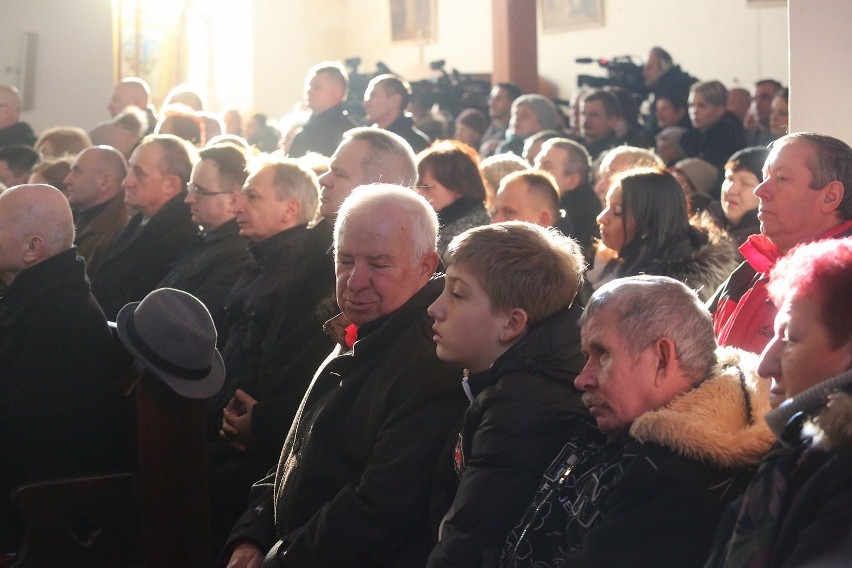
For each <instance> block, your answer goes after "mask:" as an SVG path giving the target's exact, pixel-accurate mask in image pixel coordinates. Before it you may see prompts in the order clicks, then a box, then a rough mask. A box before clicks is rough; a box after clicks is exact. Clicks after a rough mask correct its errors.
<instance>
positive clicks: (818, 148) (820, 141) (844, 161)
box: [769, 132, 852, 221]
mask: <svg viewBox="0 0 852 568" xmlns="http://www.w3.org/2000/svg"><path fill="white" fill-rule="evenodd" d="M795 142H800V143H802V144H807V145H809V146H811V147H812V148H813V149H814V153H813V157H812V158H811V159H810V160H808V169H809V170H810V172H811V184H810V187H811V189H822V188H823V187H825V186H826V185H828V184H829V183H831V182H833V181H839V182H840V183H842V184H843V198H842V199H841V201H840V206H839V207H838V209H837V213H838V215H839V216H840V218H841V219H843V220H844V221H846V220H849V219H852V148H850V147H849V145H848V144H846V143H845V142H843V141H842V140H838V139H837V138H834V137H832V136H826V135H824V134H814V133H813V132H793V133H791V134H787V135H786V136H782V137H781V138H779V139H778V140H776V141H774V142H773V143H772V144H770V145H769V147H770V148H775V147H777V146H781V145H783V144H792V143H795Z"/></svg>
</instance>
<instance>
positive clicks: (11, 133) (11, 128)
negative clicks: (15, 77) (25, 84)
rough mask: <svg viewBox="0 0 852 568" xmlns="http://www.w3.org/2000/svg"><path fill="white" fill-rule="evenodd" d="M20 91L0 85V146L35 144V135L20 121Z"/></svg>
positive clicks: (27, 125) (28, 126)
mask: <svg viewBox="0 0 852 568" xmlns="http://www.w3.org/2000/svg"><path fill="white" fill-rule="evenodd" d="M21 104H22V101H21V93H19V92H18V89H16V88H15V87H11V86H9V85H0V146H9V145H10V144H23V145H25V146H32V145H33V144H35V141H36V135H35V133H34V132H33V129H32V128H31V127H30V125H29V124H27V123H26V122H22V121H21Z"/></svg>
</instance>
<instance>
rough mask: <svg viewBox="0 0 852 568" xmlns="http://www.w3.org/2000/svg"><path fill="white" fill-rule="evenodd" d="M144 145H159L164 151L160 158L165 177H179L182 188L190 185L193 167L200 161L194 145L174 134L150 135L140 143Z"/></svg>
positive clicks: (161, 169) (161, 170)
mask: <svg viewBox="0 0 852 568" xmlns="http://www.w3.org/2000/svg"><path fill="white" fill-rule="evenodd" d="M144 144H157V145H158V146H159V147H160V148H161V149H162V150H163V154H162V157H161V158H160V172H161V173H162V174H163V175H167V176H178V177H179V178H180V180H181V187H184V186H186V184H187V183H189V176H190V175H192V166H193V165H195V162H197V161H198V151H197V150H196V149H195V147H194V146H193V145H192V144H190V143H189V142H187V141H186V140H184V139H183V138H178V137H177V136H175V135H174V134H149V135H148V136H146V137H145V138H143V139H142V142H140V143H139V145H140V146H142V145H144Z"/></svg>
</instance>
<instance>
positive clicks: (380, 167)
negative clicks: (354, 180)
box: [343, 126, 417, 186]
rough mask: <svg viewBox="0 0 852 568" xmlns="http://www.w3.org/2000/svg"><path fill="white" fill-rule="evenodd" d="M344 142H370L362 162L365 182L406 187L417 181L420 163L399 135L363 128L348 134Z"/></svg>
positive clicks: (344, 136)
mask: <svg viewBox="0 0 852 568" xmlns="http://www.w3.org/2000/svg"><path fill="white" fill-rule="evenodd" d="M343 140H361V141H362V142H366V143H367V145H368V146H369V147H370V151H369V152H367V155H366V156H365V157H364V161H363V162H361V171H362V172H363V174H364V180H365V181H367V182H369V183H390V184H399V185H404V186H411V185H414V182H415V181H417V161H416V158H415V156H414V150H412V149H411V145H409V143H408V142H406V141H405V139H403V138H402V137H401V136H399V135H398V134H394V133H393V132H389V131H387V130H383V129H381V128H372V127H369V126H362V127H359V128H353V129H351V130H347V131H346V132H345V133H344V134H343Z"/></svg>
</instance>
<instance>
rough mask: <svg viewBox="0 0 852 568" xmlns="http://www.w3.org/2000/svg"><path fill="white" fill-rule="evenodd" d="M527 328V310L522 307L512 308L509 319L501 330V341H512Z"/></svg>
mask: <svg viewBox="0 0 852 568" xmlns="http://www.w3.org/2000/svg"><path fill="white" fill-rule="evenodd" d="M526 330H527V312H526V311H524V310H523V309H521V308H512V310H511V311H510V312H509V319H508V320H507V321H506V325H504V326H503V329H502V330H501V331H500V341H502V342H503V343H512V342H514V341H515V340H517V339H519V338H520V337H521V336H522V335H523V334H524V332H525V331H526Z"/></svg>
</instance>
